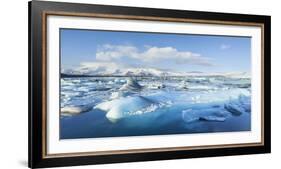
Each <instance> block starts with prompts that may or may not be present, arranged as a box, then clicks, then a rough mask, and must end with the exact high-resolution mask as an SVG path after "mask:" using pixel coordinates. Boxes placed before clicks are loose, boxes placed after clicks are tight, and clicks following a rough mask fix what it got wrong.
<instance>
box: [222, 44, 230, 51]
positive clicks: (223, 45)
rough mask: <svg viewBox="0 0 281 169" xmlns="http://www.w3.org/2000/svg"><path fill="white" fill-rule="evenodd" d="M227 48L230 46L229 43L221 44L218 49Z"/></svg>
mask: <svg viewBox="0 0 281 169" xmlns="http://www.w3.org/2000/svg"><path fill="white" fill-rule="evenodd" d="M229 48H231V46H230V45H226V44H222V45H221V46H220V49H221V50H226V49H229Z"/></svg>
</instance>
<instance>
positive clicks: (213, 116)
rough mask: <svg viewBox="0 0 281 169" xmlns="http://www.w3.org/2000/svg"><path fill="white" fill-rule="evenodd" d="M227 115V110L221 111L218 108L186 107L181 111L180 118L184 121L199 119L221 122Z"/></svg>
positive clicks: (189, 121)
mask: <svg viewBox="0 0 281 169" xmlns="http://www.w3.org/2000/svg"><path fill="white" fill-rule="evenodd" d="M227 116H228V113H227V112H222V111H220V110H219V109H218V108H205V109H204V110H200V109H199V110H193V109H186V110H183V111H182V119H183V121H184V122H186V123H191V122H195V121H199V120H203V121H218V122H223V121H225V120H226V118H227Z"/></svg>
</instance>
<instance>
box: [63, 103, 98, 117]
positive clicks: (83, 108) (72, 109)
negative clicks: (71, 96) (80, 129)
mask: <svg viewBox="0 0 281 169" xmlns="http://www.w3.org/2000/svg"><path fill="white" fill-rule="evenodd" d="M92 109H93V104H87V105H80V106H66V107H63V108H61V114H62V115H65V116H68V115H76V114H80V113H84V112H88V111H90V110H92Z"/></svg>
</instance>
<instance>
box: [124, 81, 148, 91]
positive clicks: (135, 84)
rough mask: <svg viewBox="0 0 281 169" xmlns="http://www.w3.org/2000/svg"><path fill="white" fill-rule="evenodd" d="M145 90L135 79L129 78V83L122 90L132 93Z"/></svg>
mask: <svg viewBox="0 0 281 169" xmlns="http://www.w3.org/2000/svg"><path fill="white" fill-rule="evenodd" d="M142 88H143V86H141V85H140V84H139V83H138V82H137V80H135V79H133V78H128V79H127V83H126V84H124V85H123V86H122V87H121V88H120V90H125V91H126V90H132V91H139V90H141V89H142Z"/></svg>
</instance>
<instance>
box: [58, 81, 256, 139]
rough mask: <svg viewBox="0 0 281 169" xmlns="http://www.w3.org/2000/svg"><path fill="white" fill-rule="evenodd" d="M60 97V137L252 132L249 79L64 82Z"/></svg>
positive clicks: (62, 82)
mask: <svg viewBox="0 0 281 169" xmlns="http://www.w3.org/2000/svg"><path fill="white" fill-rule="evenodd" d="M60 97H61V123H60V127H61V128H60V129H61V130H60V136H61V138H62V139H63V138H92V137H114V136H134V135H154V134H181V133H198V132H199V133H200V132H201V133H202V132H221V131H223V132H230V131H248V130H250V129H251V128H250V126H251V118H250V117H251V80H250V79H249V78H237V77H235V78H232V77H228V76H226V77H223V76H203V77H202V76H200V77H196V76H182V77H179V76H170V77H161V76H159V77H157V76H152V77H134V78H132V77H81V78H63V79H61V94H60Z"/></svg>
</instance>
